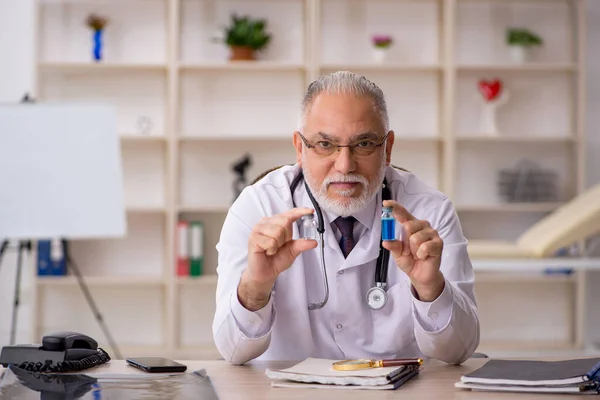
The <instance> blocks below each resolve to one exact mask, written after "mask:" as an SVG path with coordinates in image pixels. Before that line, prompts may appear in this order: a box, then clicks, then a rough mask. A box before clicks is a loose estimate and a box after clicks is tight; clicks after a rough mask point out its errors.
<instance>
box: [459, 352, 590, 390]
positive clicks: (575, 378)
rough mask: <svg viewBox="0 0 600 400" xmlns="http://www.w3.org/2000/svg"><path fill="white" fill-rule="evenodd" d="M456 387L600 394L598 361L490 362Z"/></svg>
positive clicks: (470, 374) (465, 376)
mask: <svg viewBox="0 0 600 400" xmlns="http://www.w3.org/2000/svg"><path fill="white" fill-rule="evenodd" d="M455 386H456V387H458V388H463V389H472V390H487V391H510V392H534V393H578V394H592V393H593V394H598V393H600V358H598V357H593V358H579V359H568V360H560V361H532V360H490V361H488V362H487V363H486V364H485V365H483V366H482V367H480V368H478V369H476V370H475V371H473V372H470V373H468V374H465V375H463V376H462V377H461V379H460V382H456V384H455Z"/></svg>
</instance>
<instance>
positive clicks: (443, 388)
mask: <svg viewBox="0 0 600 400" xmlns="http://www.w3.org/2000/svg"><path fill="white" fill-rule="evenodd" d="M486 361H487V360H486V359H481V358H474V359H469V360H468V361H467V362H465V363H464V364H463V365H460V366H455V365H448V364H445V363H442V362H439V361H435V360H428V361H426V362H425V364H424V365H423V370H422V371H421V372H420V374H419V375H418V376H417V377H415V378H413V379H412V380H411V381H409V382H407V383H406V384H405V385H404V386H401V387H400V388H399V389H397V390H395V391H394V390H381V391H380V390H369V391H366V390H335V393H334V391H332V390H328V389H296V388H293V389H292V388H272V387H271V381H270V380H269V379H268V378H267V377H266V375H265V373H264V371H265V369H266V368H286V367H290V366H292V365H293V364H294V363H293V362H292V363H290V362H281V361H280V362H251V363H248V364H247V365H243V366H233V365H230V364H229V363H227V362H225V361H216V360H210V361H201V360H198V361H191V360H182V361H180V362H181V363H183V364H185V365H187V366H188V371H194V370H200V369H205V370H206V372H207V374H208V375H209V377H210V379H211V381H212V384H213V386H214V388H215V391H216V392H217V395H218V396H219V399H220V400H233V399H235V400H237V399H240V400H242V399H243V400H249V399H281V398H285V399H305V398H308V399H311V400H316V399H321V398H323V399H331V398H332V396H333V395H334V394H335V395H336V396H338V395H339V396H342V397H343V398H344V400H352V399H364V398H365V397H366V396H368V397H369V399H397V398H399V397H403V398H410V399H484V400H485V399H504V400H506V399H513V398H525V399H545V400H547V399H548V395H542V394H519V393H494V392H471V391H468V390H461V389H457V388H455V387H454V383H455V382H457V381H458V380H460V377H461V375H463V374H465V373H467V372H470V371H473V370H474V369H476V368H479V367H480V366H482V365H483V364H484V363H485V362H486ZM1 368H2V367H0V369H1ZM88 372H89V373H110V374H112V373H128V374H131V373H136V374H138V373H139V374H145V373H144V372H142V371H139V370H137V369H135V368H133V367H130V366H128V365H127V364H126V363H125V362H124V361H122V360H112V361H110V362H109V363H108V364H105V365H101V366H98V367H95V368H93V369H89V370H86V371H85V372H84V373H88ZM561 396H562V395H561Z"/></svg>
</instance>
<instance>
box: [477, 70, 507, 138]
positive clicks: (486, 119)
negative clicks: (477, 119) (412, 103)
mask: <svg viewBox="0 0 600 400" xmlns="http://www.w3.org/2000/svg"><path fill="white" fill-rule="evenodd" d="M478 87H479V92H480V94H481V97H479V96H478V98H479V99H481V100H483V110H482V115H481V133H482V134H484V135H488V136H497V135H498V126H497V124H496V110H497V109H498V107H499V106H501V105H502V104H504V103H506V101H507V100H508V98H509V97H510V96H509V92H508V90H506V89H504V90H503V87H502V81H500V80H499V79H495V80H493V81H486V80H484V79H482V80H480V81H479V83H478Z"/></svg>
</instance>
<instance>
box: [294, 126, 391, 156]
mask: <svg viewBox="0 0 600 400" xmlns="http://www.w3.org/2000/svg"><path fill="white" fill-rule="evenodd" d="M389 134H390V133H389V132H388V133H386V134H385V136H384V137H383V140H382V141H381V142H375V141H374V140H373V139H363V140H360V141H358V142H356V143H352V144H335V143H333V142H331V141H329V140H319V141H318V142H317V143H315V144H311V143H309V142H308V140H306V138H305V137H304V136H303V135H302V134H301V133H299V135H300V137H301V138H302V141H303V142H304V144H305V145H306V147H308V148H309V149H313V151H314V152H315V153H317V155H319V156H322V157H328V156H331V155H332V154H334V153H336V152H339V151H341V148H342V147H348V148H349V149H350V152H351V153H352V154H353V155H355V156H358V157H366V156H370V155H371V154H373V153H374V152H375V150H377V148H379V147H381V146H383V144H384V143H385V141H386V139H387V137H388V135H389Z"/></svg>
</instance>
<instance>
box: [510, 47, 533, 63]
mask: <svg viewBox="0 0 600 400" xmlns="http://www.w3.org/2000/svg"><path fill="white" fill-rule="evenodd" d="M509 50H510V59H511V61H512V62H513V63H515V64H523V63H525V62H527V61H528V60H529V49H528V48H526V47H523V46H510V47H509Z"/></svg>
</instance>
